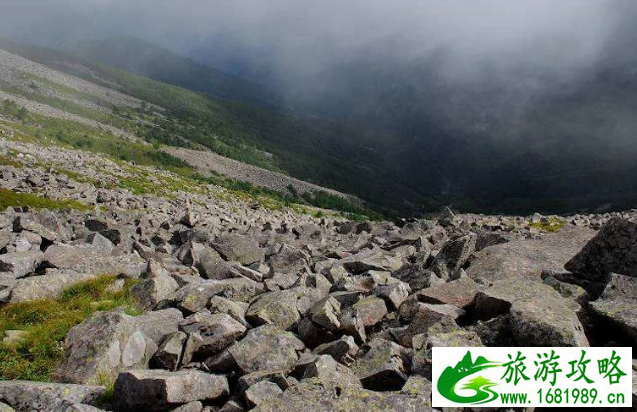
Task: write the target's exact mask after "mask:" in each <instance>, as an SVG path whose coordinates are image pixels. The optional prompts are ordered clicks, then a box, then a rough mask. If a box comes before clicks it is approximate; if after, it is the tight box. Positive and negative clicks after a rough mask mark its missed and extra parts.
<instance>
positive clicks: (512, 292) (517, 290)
mask: <svg viewBox="0 0 637 412" xmlns="http://www.w3.org/2000/svg"><path fill="white" fill-rule="evenodd" d="M475 310H476V313H477V315H478V317H479V318H480V319H490V318H494V317H496V316H499V315H503V314H507V313H509V314H510V315H511V319H510V322H511V329H512V332H513V336H514V338H515V339H516V341H517V342H518V343H519V344H525V345H528V346H588V345H589V344H588V340H587V339H586V336H585V334H584V328H583V326H582V324H581V322H580V320H579V317H578V312H579V311H580V310H581V308H580V306H579V304H577V303H576V302H575V301H572V300H569V299H564V298H563V297H562V296H561V295H560V294H559V293H558V292H557V291H555V290H554V289H553V288H551V287H550V286H548V285H546V284H544V283H540V282H535V281H529V280H522V279H518V280H514V279H510V280H505V281H502V282H496V283H495V284H494V285H493V286H491V287H489V288H487V289H484V290H482V291H481V292H479V293H478V294H477V296H476V308H475Z"/></svg>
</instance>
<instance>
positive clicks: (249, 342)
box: [228, 325, 305, 373]
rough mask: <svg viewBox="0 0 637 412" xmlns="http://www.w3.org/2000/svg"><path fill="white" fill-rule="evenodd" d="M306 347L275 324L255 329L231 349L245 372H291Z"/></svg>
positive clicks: (231, 353) (232, 354) (229, 349)
mask: <svg viewBox="0 0 637 412" xmlns="http://www.w3.org/2000/svg"><path fill="white" fill-rule="evenodd" d="M303 349H305V344H304V343H303V342H302V341H301V340H299V339H298V338H297V337H296V336H294V334H292V333H290V332H285V331H283V330H281V329H280V328H279V327H277V326H276V325H263V326H260V327H258V328H255V329H252V330H250V331H249V332H248V334H247V335H246V337H245V338H243V339H242V340H240V341H239V342H237V343H235V344H234V345H232V346H230V348H228V352H229V353H230V356H231V357H232V359H233V360H234V362H235V363H236V364H237V366H238V367H239V369H240V370H241V371H242V372H243V373H251V372H258V371H273V370H283V371H285V370H291V369H292V367H293V366H294V364H295V363H296V361H297V360H298V359H299V352H301V351H302V350H303Z"/></svg>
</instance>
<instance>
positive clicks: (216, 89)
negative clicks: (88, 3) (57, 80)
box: [69, 36, 277, 105]
mask: <svg viewBox="0 0 637 412" xmlns="http://www.w3.org/2000/svg"><path fill="white" fill-rule="evenodd" d="M69 50H71V51H72V53H73V54H74V55H76V56H78V57H82V58H84V59H87V60H89V61H94V62H100V63H103V64H106V65H109V66H111V67H116V68H119V69H122V70H126V71H128V72H131V73H135V74H139V75H142V76H146V77H150V78H151V79H155V80H159V81H161V82H165V83H169V84H174V85H176V86H180V87H184V88H186V89H190V90H194V91H197V92H201V93H204V94H207V95H210V96H213V97H217V98H223V99H231V100H240V101H244V102H248V103H251V104H257V105H271V104H273V103H275V102H276V100H277V97H276V95H275V94H274V93H273V92H272V91H270V90H267V89H266V88H265V87H263V86H260V85H258V84H256V83H252V82H249V81H247V80H244V79H241V78H239V77H237V76H233V75H231V74H229V73H225V72H223V71H221V70H216V69H213V68H211V67H208V66H205V65H203V64H199V63H197V62H195V61H194V60H190V59H187V58H184V57H181V56H178V55H177V54H175V53H173V52H171V51H170V50H167V49H164V48H162V47H159V46H157V45H155V44H152V43H149V42H146V41H144V40H142V39H140V38H137V37H131V36H120V37H112V38H108V39H104V40H91V41H89V40H87V41H83V42H81V43H78V44H75V45H73V46H72V47H71V48H70V49H69Z"/></svg>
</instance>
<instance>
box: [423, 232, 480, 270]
mask: <svg viewBox="0 0 637 412" xmlns="http://www.w3.org/2000/svg"><path fill="white" fill-rule="evenodd" d="M477 238H478V236H477V235H476V234H475V233H470V234H468V235H465V236H461V237H459V238H457V239H453V240H450V241H448V242H447V243H445V245H444V246H443V247H442V250H440V252H439V253H438V255H436V258H435V259H434V261H433V263H432V265H431V270H432V271H433V272H434V273H435V274H436V275H437V276H438V277H439V278H441V279H445V280H449V279H451V280H454V279H457V278H458V277H459V272H460V269H462V266H463V265H464V264H465V263H466V262H467V260H468V259H469V257H470V256H471V254H472V253H473V252H474V251H475V250H476V240H477Z"/></svg>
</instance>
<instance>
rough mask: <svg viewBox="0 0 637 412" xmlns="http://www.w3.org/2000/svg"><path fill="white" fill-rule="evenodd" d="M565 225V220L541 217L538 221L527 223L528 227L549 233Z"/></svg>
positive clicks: (557, 230)
mask: <svg viewBox="0 0 637 412" xmlns="http://www.w3.org/2000/svg"><path fill="white" fill-rule="evenodd" d="M564 225H566V221H564V220H562V219H558V218H549V219H544V218H543V219H541V220H540V221H539V222H535V223H534V222H531V223H529V227H530V228H533V229H539V230H543V231H545V232H549V233H555V232H559V231H560V229H562V228H563V227H564Z"/></svg>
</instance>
